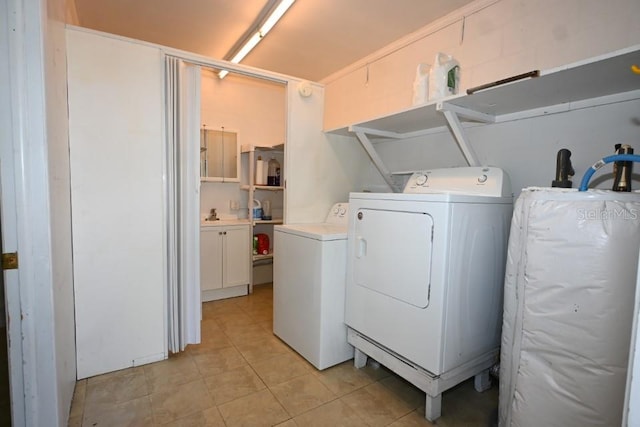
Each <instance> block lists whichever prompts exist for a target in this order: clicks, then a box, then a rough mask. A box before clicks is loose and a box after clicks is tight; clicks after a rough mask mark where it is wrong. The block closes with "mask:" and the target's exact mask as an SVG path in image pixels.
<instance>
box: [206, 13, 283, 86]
mask: <svg viewBox="0 0 640 427" xmlns="http://www.w3.org/2000/svg"><path fill="white" fill-rule="evenodd" d="M294 1H295V0H282V1H281V2H280V3H279V4H278V6H276V7H275V8H274V9H273V12H271V14H270V15H269V17H267V19H266V20H265V21H264V22H263V24H262V25H261V26H260V28H259V29H258V31H256V32H255V33H254V34H253V35H252V36H251V38H250V39H249V40H247V41H246V42H245V43H244V44H243V45H242V47H241V48H240V50H239V51H238V52H237V53H236V54H235V55H234V56H233V58H231V59H230V60H229V61H230V62H233V63H234V64H239V63H240V61H242V60H243V59H244V57H245V56H247V55H248V54H249V52H251V49H253V48H254V47H256V45H257V44H258V43H260V40H262V38H263V37H264V36H266V35H267V33H268V32H269V31H270V30H271V29H272V28H273V27H274V26H275V25H276V23H277V22H278V21H279V20H280V18H282V16H283V15H284V14H285V12H286V11H287V10H289V8H290V7H291V5H292V4H293V2H294ZM227 74H229V71H227V70H222V71H220V73H218V77H220V78H221V79H223V78H224V76H226V75H227Z"/></svg>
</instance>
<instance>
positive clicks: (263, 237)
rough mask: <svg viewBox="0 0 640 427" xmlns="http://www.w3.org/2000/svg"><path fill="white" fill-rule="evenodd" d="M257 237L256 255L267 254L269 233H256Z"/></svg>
mask: <svg viewBox="0 0 640 427" xmlns="http://www.w3.org/2000/svg"><path fill="white" fill-rule="evenodd" d="M256 237H257V238H258V255H267V254H268V253H269V235H268V234H264V233H259V234H256Z"/></svg>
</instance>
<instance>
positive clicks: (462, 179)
mask: <svg viewBox="0 0 640 427" xmlns="http://www.w3.org/2000/svg"><path fill="white" fill-rule="evenodd" d="M403 192H404V193H413V194H429V193H451V194H466V195H473V196H492V197H508V196H511V183H510V181H509V177H508V175H507V174H506V173H505V172H504V171H503V170H502V169H500V168H496V167H490V166H470V167H458V168H443V169H431V170H425V171H419V172H414V173H413V174H412V175H411V177H410V178H409V180H408V181H407V184H406V185H405V187H404V191H403Z"/></svg>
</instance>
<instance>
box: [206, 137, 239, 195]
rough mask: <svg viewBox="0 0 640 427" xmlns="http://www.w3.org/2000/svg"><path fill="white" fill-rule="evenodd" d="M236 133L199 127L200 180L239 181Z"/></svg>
mask: <svg viewBox="0 0 640 427" xmlns="http://www.w3.org/2000/svg"><path fill="white" fill-rule="evenodd" d="M239 154H240V147H239V146H238V134H237V133H236V132H230V131H228V130H225V128H224V127H222V128H220V129H206V128H202V129H200V180H201V181H213V182H240V155H239Z"/></svg>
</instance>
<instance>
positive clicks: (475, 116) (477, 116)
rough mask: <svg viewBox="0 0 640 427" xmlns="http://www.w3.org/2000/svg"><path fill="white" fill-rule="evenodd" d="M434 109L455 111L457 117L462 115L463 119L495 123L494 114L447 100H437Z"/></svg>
mask: <svg viewBox="0 0 640 427" xmlns="http://www.w3.org/2000/svg"><path fill="white" fill-rule="evenodd" d="M436 110H437V111H442V112H443V113H444V112H445V111H452V112H454V113H456V115H458V116H459V117H464V118H465V119H469V120H473V121H476V122H481V123H495V122H496V116H494V115H491V114H487V113H481V112H479V111H476V110H472V109H470V108H466V107H461V106H459V105H455V104H450V103H448V102H438V103H437V104H436Z"/></svg>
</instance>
